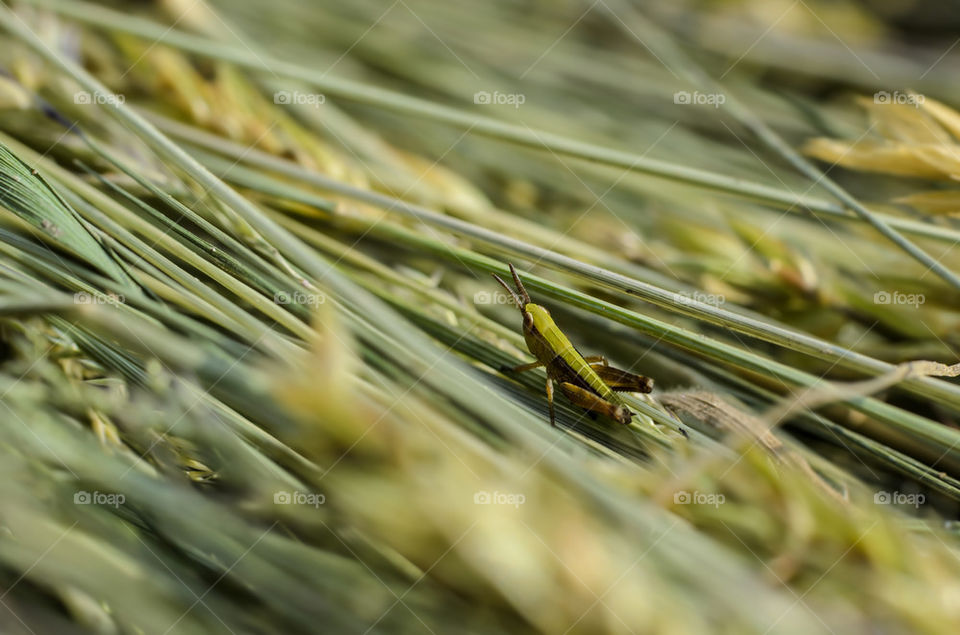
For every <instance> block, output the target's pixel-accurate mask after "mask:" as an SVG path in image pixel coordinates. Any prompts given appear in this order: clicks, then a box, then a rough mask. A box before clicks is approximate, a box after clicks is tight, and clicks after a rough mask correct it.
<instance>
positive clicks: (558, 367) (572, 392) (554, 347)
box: [493, 265, 653, 426]
mask: <svg viewBox="0 0 960 635" xmlns="http://www.w3.org/2000/svg"><path fill="white" fill-rule="evenodd" d="M510 273H512V274H513V281H514V283H515V284H516V286H517V288H516V291H514V290H513V289H511V288H510V287H509V286H508V285H507V283H506V282H504V281H503V280H502V279H501V278H500V276H498V275H497V274H493V277H494V278H495V279H496V280H497V282H499V283H500V284H501V285H502V286H503V288H504V289H506V290H507V292H508V293H509V294H510V295H511V297H513V301H514V302H515V303H516V305H517V308H518V309H520V313H521V314H522V315H523V339H524V340H526V342H527V348H528V349H530V352H531V353H532V354H533V356H534V357H536V358H537V361H535V362H530V363H529V364H520V365H519V366H514V367H509V366H505V367H502V368H501V369H500V370H501V371H503V372H514V373H522V372H525V371H528V370H533V369H534V368H539V367H541V366H545V367H546V370H547V403H549V405H550V425H552V426H556V419H555V415H554V411H553V384H554V382H556V383H557V385H558V386H559V388H560V392H562V393H563V394H564V395H565V396H566V397H567V399H569V400H570V401H571V402H572V403H573V404H574V405H575V406H579V407H580V408H583V409H584V410H586V411H587V412H588V413H589V414H590V416H591V417H594V418H596V416H597V414H598V413H599V414H602V415H605V416H607V417H609V418H611V419H613V420H614V421H617V422H619V423H623V424H629V423H630V421H631V420H632V417H633V413H632V412H630V410H628V409H627V406H626V404H625V403H624V401H623V400H622V399H621V398H620V396H619V395H617V392H643V393H647V392H650V391H652V390H653V380H652V379H650V378H649V377H644V376H643V375H634V374H633V373H630V372H627V371H625V370H620V369H618V368H613V367H612V366H608V365H607V360H606V359H605V358H604V357H603V356H602V355H593V356H590V357H584V356H583V355H581V354H580V352H579V351H578V350H577V349H576V348H575V347H574V346H573V344H571V343H570V340H569V339H567V336H566V335H564V334H563V331H561V330H560V328H559V327H558V326H557V325H556V323H554V321H553V318H552V317H550V312H549V311H548V310H547V309H545V308H544V307H542V306H540V305H539V304H534V303H533V302H532V301H531V300H530V295H529V294H528V293H527V290H526V289H524V287H523V283H522V282H520V276H519V275H517V270H516V269H515V268H514V266H513V265H510Z"/></svg>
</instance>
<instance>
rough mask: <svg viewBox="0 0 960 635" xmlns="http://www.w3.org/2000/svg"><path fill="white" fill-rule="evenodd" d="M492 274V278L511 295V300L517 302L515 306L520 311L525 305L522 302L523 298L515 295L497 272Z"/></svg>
mask: <svg viewBox="0 0 960 635" xmlns="http://www.w3.org/2000/svg"><path fill="white" fill-rule="evenodd" d="M492 275H493V279H494V280H496V281H497V282H499V283H500V286H502V287H503V288H504V289H506V290H507V293H509V294H510V295H511V297H513V301H514V302H515V303H516V304H517V308H518V309H520V311H521V312H522V311H523V307H524V306H526V305H525V304H524V303H523V300H521V299H520V296H518V295H517V292H516V291H514V290H513V289H511V288H510V287H508V286H507V283H506V282H504V281H503V278H501V277H500V276H498V275H497V274H492Z"/></svg>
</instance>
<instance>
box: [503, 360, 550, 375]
mask: <svg viewBox="0 0 960 635" xmlns="http://www.w3.org/2000/svg"><path fill="white" fill-rule="evenodd" d="M541 366H543V362H540V361H537V362H530V363H529V364H520V365H519V366H507V365H505V364H504V365H502V366H500V372H501V373H525V372H527V371H528V370H533V369H534V368H540V367H541Z"/></svg>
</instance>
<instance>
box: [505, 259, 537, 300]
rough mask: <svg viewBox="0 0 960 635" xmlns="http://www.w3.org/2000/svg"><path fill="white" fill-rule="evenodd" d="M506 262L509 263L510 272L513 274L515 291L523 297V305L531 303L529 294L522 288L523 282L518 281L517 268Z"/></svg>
mask: <svg viewBox="0 0 960 635" xmlns="http://www.w3.org/2000/svg"><path fill="white" fill-rule="evenodd" d="M507 264H508V265H510V273H512V274H513V281H514V282H515V283H516V285H517V291H519V292H520V297H521V298H522V299H523V304H524V306H526V305H528V304H530V303H531V300H530V294H529V293H527V290H526V289H525V288H524V286H523V283H522V282H520V276H519V275H517V270H516V269H515V268H514V266H513V264H512V263H507Z"/></svg>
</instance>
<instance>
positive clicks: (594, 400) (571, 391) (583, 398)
mask: <svg viewBox="0 0 960 635" xmlns="http://www.w3.org/2000/svg"><path fill="white" fill-rule="evenodd" d="M560 392H562V393H563V394H564V395H565V396H566V397H567V399H569V400H570V401H571V402H572V403H573V405H575V406H578V407H580V408H583V409H584V410H586V411H588V412H591V413H594V412H595V413H598V414H602V415H604V416H607V417H610V418H611V419H613V420H614V421H617V422H619V423H623V424H629V423H630V421H632V419H633V413H631V412H630V411H629V410H627V409H626V408H625V407H623V406H618V405H616V404H612V403H610V402H609V401H607V400H606V399H603V398H602V397H600V396H599V395H596V394H594V393H592V392H590V391H589V390H586V389H584V388H581V387H580V386H575V385H573V384H571V383H569V382H566V381H565V382H563V383H562V384H560Z"/></svg>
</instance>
